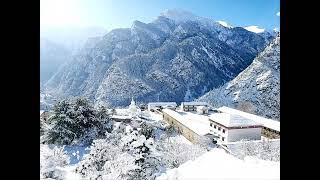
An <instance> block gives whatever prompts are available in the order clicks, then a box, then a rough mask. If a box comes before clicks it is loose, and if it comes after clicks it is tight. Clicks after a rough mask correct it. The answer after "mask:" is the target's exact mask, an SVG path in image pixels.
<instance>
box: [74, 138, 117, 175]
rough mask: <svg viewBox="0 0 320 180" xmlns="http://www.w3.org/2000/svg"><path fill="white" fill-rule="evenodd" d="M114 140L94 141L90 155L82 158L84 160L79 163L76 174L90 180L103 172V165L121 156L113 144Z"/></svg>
mask: <svg viewBox="0 0 320 180" xmlns="http://www.w3.org/2000/svg"><path fill="white" fill-rule="evenodd" d="M115 139H116V138H115V137H112V138H110V137H109V138H107V139H99V140H94V141H93V143H92V145H91V147H90V153H89V154H87V155H85V156H84V160H83V161H81V162H80V164H79V165H78V167H77V168H76V172H77V173H80V174H81V175H82V176H84V177H91V178H96V177H97V176H98V175H99V174H100V173H102V172H104V171H105V169H104V165H105V163H106V162H107V161H113V160H115V158H117V157H118V155H119V154H121V149H120V148H119V147H118V146H117V144H116V143H115V142H114V140H115ZM108 140H111V141H108Z"/></svg>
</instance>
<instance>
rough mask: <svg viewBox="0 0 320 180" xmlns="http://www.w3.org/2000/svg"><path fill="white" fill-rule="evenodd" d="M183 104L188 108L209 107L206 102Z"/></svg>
mask: <svg viewBox="0 0 320 180" xmlns="http://www.w3.org/2000/svg"><path fill="white" fill-rule="evenodd" d="M181 104H183V105H186V106H208V105H209V104H208V103H206V102H196V101H194V102H182V103H181Z"/></svg>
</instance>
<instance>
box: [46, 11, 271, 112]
mask: <svg viewBox="0 0 320 180" xmlns="http://www.w3.org/2000/svg"><path fill="white" fill-rule="evenodd" d="M174 13H177V12H172V11H170V13H168V12H166V13H164V14H162V15H161V16H159V17H158V18H157V19H156V20H155V21H153V22H151V23H147V24H146V23H143V22H140V21H135V22H134V23H133V25H132V27H131V28H123V29H115V30H112V31H110V32H109V33H107V34H106V35H105V36H103V37H102V38H101V39H99V40H97V41H96V42H95V45H92V44H91V46H90V47H88V48H84V50H83V51H82V52H81V53H79V54H77V55H76V56H74V57H73V60H72V61H71V62H70V63H69V64H68V65H66V66H65V67H63V68H62V69H61V70H60V71H59V72H57V73H56V74H55V75H54V77H53V78H52V79H50V80H49V81H48V83H46V84H45V87H46V89H49V90H50V91H51V93H55V94H58V95H62V96H86V97H88V98H90V99H91V100H93V101H94V102H95V103H96V104H104V105H111V106H122V105H127V104H128V103H129V101H130V99H131V97H132V96H133V97H135V98H136V99H137V100H138V101H157V100H159V101H177V102H181V101H183V100H184V99H185V96H186V94H189V95H190V96H191V98H192V97H193V98H196V97H198V96H200V95H202V94H204V93H205V92H207V90H208V89H212V88H216V87H218V86H221V85H222V84H224V83H225V82H228V81H230V80H231V79H233V78H234V77H235V76H236V75H238V74H239V73H240V72H241V71H242V70H243V69H245V68H246V67H247V66H248V65H249V64H251V62H252V60H253V59H254V57H255V56H256V55H257V54H258V52H260V51H261V50H263V49H264V47H265V46H266V44H268V42H269V40H270V38H266V36H261V35H259V34H256V33H252V32H249V31H247V30H245V29H243V28H226V27H224V26H222V25H220V24H219V23H217V22H215V21H213V20H211V19H207V18H200V17H197V16H194V15H192V14H188V15H186V16H182V15H181V13H180V15H181V16H179V19H176V17H178V16H174V15H173V14H174ZM178 14H179V13H178ZM182 14H184V13H182Z"/></svg>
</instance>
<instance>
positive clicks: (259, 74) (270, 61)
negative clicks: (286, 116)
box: [198, 33, 280, 120]
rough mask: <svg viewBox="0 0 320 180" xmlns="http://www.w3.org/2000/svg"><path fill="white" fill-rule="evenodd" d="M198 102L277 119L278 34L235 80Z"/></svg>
mask: <svg viewBox="0 0 320 180" xmlns="http://www.w3.org/2000/svg"><path fill="white" fill-rule="evenodd" d="M198 101H206V102H208V103H210V104H212V105H213V106H215V107H218V106H223V105H224V106H231V107H236V108H238V109H242V110H244V111H248V112H252V113H255V114H259V115H262V116H265V117H267V118H273V119H277V120H280V33H279V34H278V35H277V37H276V38H275V39H274V40H273V41H272V43H271V44H270V45H269V46H268V47H267V48H266V49H265V50H264V51H263V52H262V53H260V54H259V56H258V57H256V58H255V59H254V61H253V62H252V64H251V65H250V66H249V67H247V68H246V69H245V70H244V71H243V72H241V73H240V74H239V75H238V76H237V77H236V78H234V79H233V80H232V81H230V82H228V83H226V84H225V85H224V86H222V87H220V88H217V89H213V90H211V91H210V92H208V93H206V94H205V95H204V96H202V97H200V98H199V99H198Z"/></svg>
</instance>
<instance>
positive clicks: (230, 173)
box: [156, 149, 280, 180]
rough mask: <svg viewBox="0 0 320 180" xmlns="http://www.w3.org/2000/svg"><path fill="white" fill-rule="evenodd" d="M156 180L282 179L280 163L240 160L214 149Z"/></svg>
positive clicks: (249, 158) (252, 159)
mask: <svg viewBox="0 0 320 180" xmlns="http://www.w3.org/2000/svg"><path fill="white" fill-rule="evenodd" d="M156 179H157V180H169V179H170V180H171V179H172V180H173V179H255V180H258V179H263V180H266V179H280V162H271V161H264V160H259V159H254V158H251V157H246V158H245V159H244V160H240V159H237V158H235V157H233V156H232V155H230V154H227V153H226V152H225V151H224V150H222V149H213V150H211V151H210V152H207V153H205V154H204V155H202V156H200V157H199V158H197V159H196V160H194V161H188V162H186V163H184V164H182V165H181V166H179V167H178V168H175V169H172V170H169V171H168V172H166V173H165V174H162V175H161V176H159V177H157V178H156Z"/></svg>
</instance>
